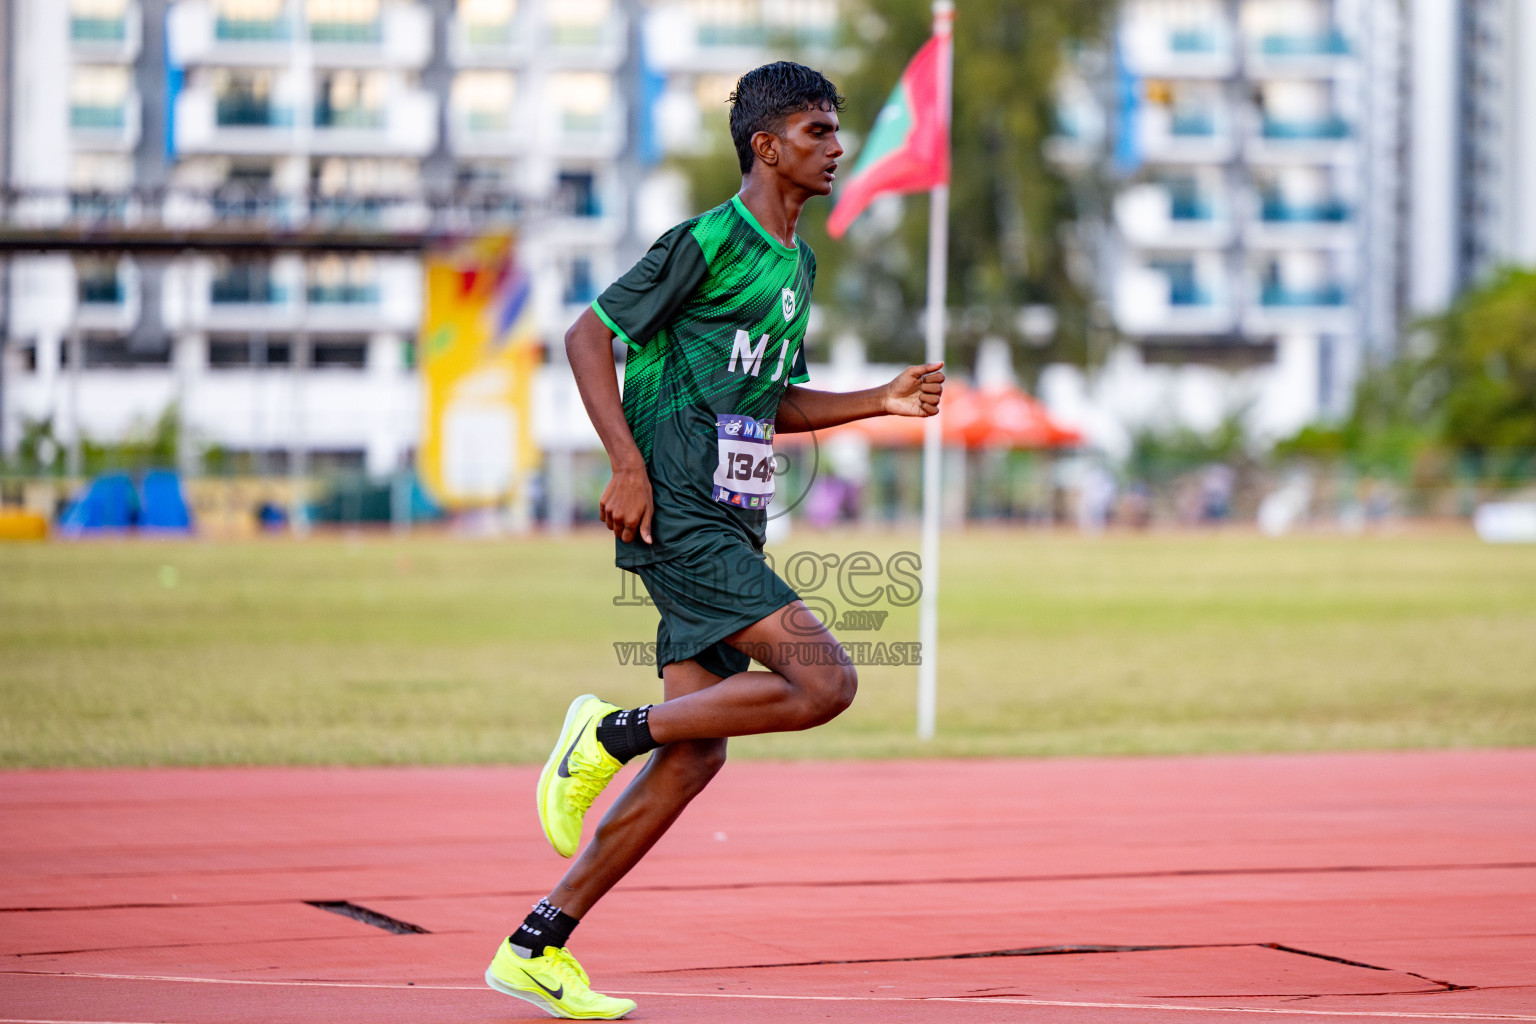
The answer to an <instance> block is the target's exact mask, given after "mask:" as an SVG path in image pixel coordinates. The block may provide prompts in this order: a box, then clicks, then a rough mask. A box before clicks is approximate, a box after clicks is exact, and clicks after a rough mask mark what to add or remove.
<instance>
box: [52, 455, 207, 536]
mask: <svg viewBox="0 0 1536 1024" xmlns="http://www.w3.org/2000/svg"><path fill="white" fill-rule="evenodd" d="M132 527H139V528H140V529H145V530H155V531H161V532H172V533H187V532H190V531H191V529H192V514H191V512H190V511H189V510H188V508H187V502H186V499H185V498H184V497H183V496H182V493H181V479H180V478H179V477H178V476H177V475H176V474H175V473H172V472H171V471H169V470H164V469H157V470H154V471H152V472H150V473H148V474H146V475H145V477H144V483H143V486H142V487H135V486H134V485H133V480H132V479H130V478H129V476H128V474H126V473H107V474H105V475H104V476H99V477H97V478H96V479H95V480H92V481H91V484H90V486H89V487H87V488H86V489H85V493H84V494H82V495H81V496H80V497H79V498H78V499H76V500H75V501H74V502H73V503H72V504H70V506H69V507H68V508H66V509H65V510H64V515H63V516H62V517H61V518H60V520H59V530H60V532H61V533H63V534H64V535H65V536H79V535H81V534H84V533H97V532H101V531H111V530H127V529H130V528H132Z"/></svg>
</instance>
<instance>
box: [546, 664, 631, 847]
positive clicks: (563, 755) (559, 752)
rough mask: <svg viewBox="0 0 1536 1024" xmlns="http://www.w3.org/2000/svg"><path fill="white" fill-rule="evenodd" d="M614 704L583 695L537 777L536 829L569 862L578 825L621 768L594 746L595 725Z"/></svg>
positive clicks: (578, 837)
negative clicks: (537, 816)
mask: <svg viewBox="0 0 1536 1024" xmlns="http://www.w3.org/2000/svg"><path fill="white" fill-rule="evenodd" d="M618 710H619V707H618V705H617V704H609V703H608V702H607V701H605V700H599V699H598V698H596V697H594V696H592V694H590V693H587V694H583V695H582V696H580V697H577V698H576V699H575V700H574V701H572V702H571V709H570V710H569V711H567V712H566V713H565V725H564V726H562V727H561V729H560V739H559V740H558V741H556V743H555V749H554V750H553V751H552V752H551V753H550V755H549V760H548V761H547V762H545V764H544V774H542V775H540V776H539V823H540V824H541V825H543V826H544V835H545V836H547V837H548V838H549V843H550V845H551V846H553V847H554V848H555V852H556V853H558V854H560V856H562V857H569V856H571V855H572V854H574V853H575V852H576V847H578V846H580V845H581V821H582V819H583V818H584V817H586V814H587V809H588V808H589V807H591V806H592V801H594V800H596V799H597V795H598V794H599V793H601V792H602V791H603V789H604V788H605V787H606V786H607V785H608V783H609V781H610V780H611V779H612V778H613V777H614V775H616V774H617V773H618V771H619V769H620V768H622V767H624V766H623V765H622V764H620V763H619V761H618V760H617V759H616V758H614V756H613V755H612V754H610V753H608V751H607V750H605V749H603V745H602V744H601V743H599V742H597V723H599V722H601V721H602V720H603V718H604V716H606V715H610V714H612V713H613V712H615V711H618Z"/></svg>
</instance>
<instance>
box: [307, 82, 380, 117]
mask: <svg viewBox="0 0 1536 1024" xmlns="http://www.w3.org/2000/svg"><path fill="white" fill-rule="evenodd" d="M387 91H388V83H387V82H386V81H385V78H384V72H382V71H335V72H332V73H330V74H327V75H321V76H320V80H319V82H318V83H317V85H316V88H315V96H316V99H315V127H317V128H372V129H377V128H383V127H384V96H385V93H386V92H387Z"/></svg>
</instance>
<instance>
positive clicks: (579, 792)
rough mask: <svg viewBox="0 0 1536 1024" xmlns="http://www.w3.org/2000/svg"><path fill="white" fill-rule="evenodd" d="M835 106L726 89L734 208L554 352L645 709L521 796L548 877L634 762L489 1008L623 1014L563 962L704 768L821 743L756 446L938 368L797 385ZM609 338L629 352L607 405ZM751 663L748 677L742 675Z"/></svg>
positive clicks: (583, 728)
mask: <svg viewBox="0 0 1536 1024" xmlns="http://www.w3.org/2000/svg"><path fill="white" fill-rule="evenodd" d="M842 102H843V99H842V97H841V96H840V95H838V92H837V89H836V88H835V87H834V86H833V85H832V83H831V82H829V81H827V79H826V78H825V77H824V76H822V75H821V73H820V72H817V71H813V70H811V69H810V68H807V67H802V66H801V65H799V64H792V63H788V62H780V63H776V64H768V65H765V66H764V67H760V68H757V69H756V70H754V71H750V72H748V73H747V74H745V75H743V76H742V78H741V80H740V81H739V82H737V84H736V91H735V92H734V93H732V95H731V138H732V140H733V141H734V143H735V145H736V154H737V157H738V159H739V161H740V164H741V172H742V181H741V191H740V192H739V193H738V194H737V195H736V196H735V197H734V198H732V199H731V200H730V201H729V202H726V203H722V204H721V205H720V206H717V207H715V208H714V209H713V210H710V211H709V212H707V213H704V214H702V215H700V216H698V217H695V218H694V219H693V220H690V221H687V222H685V223H683V224H679V225H678V226H677V227H675V228H673V229H672V230H671V231H668V232H667V233H666V234H665V235H662V236H661V238H660V239H658V240H657V242H656V244H655V245H653V246H652V247H651V249H650V251H649V252H648V253H646V254H645V256H644V257H643V258H642V259H641V260H640V262H639V263H636V264H635V266H634V267H633V268H632V269H631V270H630V271H629V272H628V273H627V274H625V275H624V276H623V277H621V278H620V279H619V280H618V281H616V282H614V284H613V285H611V286H610V287H609V288H608V290H607V291H605V292H603V294H602V295H601V296H599V297H598V300H597V301H596V302H594V303H593V304H592V306H591V308H590V309H587V310H586V311H584V312H583V313H582V314H581V317H580V318H579V319H578V320H577V321H576V323H575V325H574V326H572V327H571V329H570V331H569V332H568V333H567V334H566V336H565V343H566V350H567V352H568V353H569V356H570V362H571V369H572V371H573V372H574V373H575V376H576V384H577V387H578V388H579V389H580V391H581V397H582V401H583V402H584V403H585V405H586V408H587V414H588V415H589V416H590V417H591V418H592V423H593V425H594V426H595V427H596V428H597V432H598V434H599V436H601V438H602V441H603V447H604V448H605V449H606V450H607V452H608V458H609V461H610V463H611V464H612V467H613V479H612V480H611V481H610V482H609V484H608V487H607V489H606V490H604V492H603V497H602V504H601V511H602V518H603V522H604V523H605V524H607V525H608V527H609V528H610V529H612V530H613V532H614V534H615V535H616V536H617V548H618V558H617V562H618V564H619V566H621V567H622V568H625V569H628V570H629V571H631V572H635V573H638V574H639V576H640V578H641V579H642V580H643V581H644V583H645V586H646V589H647V590H648V591H649V592H650V595H651V598H652V599H653V600H654V601H655V603H656V608H657V610H658V611H660V613H661V624H660V626H659V627H658V628H657V631H656V664H657V665H658V666H660V668H659V675H660V676H661V678H662V680H663V682H664V689H665V696H666V699H665V701H664V702H663V703H661V704H654V705H647V706H645V707H641V708H633V709H629V710H624V709H621V708H619V707H617V706H616V705H613V704H609V703H607V702H605V701H602V700H599V699H598V698H597V697H594V696H591V695H590V694H588V695H585V696H582V697H578V698H576V700H575V702H574V703H572V704H571V707H570V711H569V712H568V713H567V714H566V716H565V724H564V726H563V727H562V729H561V732H560V738H559V740H558V741H557V742H556V743H555V747H554V750H553V751H552V752H551V753H550V755H549V761H548V763H546V764H545V766H544V772H543V775H542V776H541V777H540V779H539V789H538V805H539V819H540V821H541V822H542V823H543V825H544V832H545V835H547V836H548V837H549V841H550V842H551V843H552V844H553V845H554V847H555V849H556V850H557V851H559V852H560V854H561V855H562V856H566V857H569V856H571V855H572V854H573V853H575V852H576V848H577V846H578V845H579V843H580V841H581V827H582V818H583V816H584V815H585V814H586V812H587V808H589V807H591V806H592V801H593V800H594V799H595V798H596V797H597V795H598V794H599V793H600V792H602V790H603V787H604V786H606V785H607V784H608V781H609V780H610V779H611V778H613V776H614V774H615V773H616V772H618V770H619V768H620V767H621V766H623V764H624V763H625V762H626V761H628V760H630V759H631V758H633V757H636V756H638V755H640V754H644V753H646V752H648V751H655V753H654V754H652V756H651V758H650V761H649V763H648V764H646V766H645V767H644V768H643V769H642V770H641V771H640V773H639V774H638V775H637V776H635V779H634V781H633V782H631V783H630V785H629V788H627V789H626V790H625V791H624V792H623V794H622V795H620V797H619V798H618V799H617V800H616V801H614V804H613V807H612V808H611V809H610V810H609V811H608V813H607V815H605V816H604V818H603V820H602V822H601V823H600V824H599V825H598V827H597V832H596V834H595V835H594V836H593V837H592V841H591V842H590V843H589V844H588V845H587V849H586V851H585V852H584V853H583V854H582V855H581V858H580V859H579V860H577V861H576V863H575V864H574V865H573V866H572V867H571V869H570V870H569V871H568V872H567V873H566V876H565V877H564V878H563V879H561V881H560V884H559V885H557V886H555V888H554V891H553V892H551V893H550V894H549V896H548V898H547V899H544V900H540V901H539V903H538V905H537V906H535V907H534V909H533V913H531V914H529V915H528V917H527V919H526V920H525V921H524V922H523V924H522V925H521V927H519V928H518V929H517V930H516V931H515V932H513V933H512V934H511V935H510V936H509V937H508V938H507V940H506V941H505V942H503V943H502V945H501V948H500V949H499V950H498V951H497V953H496V957H495V959H494V960H492V961H491V965H490V967H489V968H488V969H487V970H486V974H485V980H486V982H487V984H489V985H490V986H491V987H492V988H494V989H496V990H498V991H500V992H504V993H506V994H507V995H510V996H516V997H518V998H520V999H526V1000H528V1001H529V1002H532V1003H534V1004H536V1005H538V1006H540V1007H542V1008H543V1009H545V1010H547V1011H548V1012H549V1013H551V1014H553V1015H555V1016H557V1017H574V1018H591V1019H613V1018H617V1017H622V1016H624V1015H625V1014H626V1013H628V1012H629V1011H630V1010H633V1009H634V1008H635V1004H634V1003H633V1002H631V1001H630V1000H628V999H614V998H610V997H608V996H605V995H602V994H601V993H598V992H594V991H592V989H591V988H590V987H589V979H588V977H587V974H586V972H585V971H584V970H582V968H581V965H580V964H578V963H577V962H576V960H575V958H574V957H572V956H571V954H570V952H569V951H568V950H567V949H566V948H565V947H566V944H567V942H568V941H569V939H570V935H571V931H572V929H574V928H575V927H576V924H577V922H578V921H580V919H581V918H582V916H583V915H584V914H586V912H587V911H588V910H589V909H591V907H592V905H593V904H595V903H596V902H597V901H598V900H599V899H600V898H602V896H603V895H604V894H605V893H606V892H607V891H608V890H609V889H611V888H612V887H613V885H614V883H616V882H617V881H618V880H619V879H620V878H622V877H624V875H625V874H626V873H627V872H628V871H629V870H630V869H631V868H632V867H634V866H635V864H636V863H638V862H639V860H640V858H641V857H643V856H644V855H645V853H646V852H647V851H648V850H649V849H650V848H651V846H652V845H653V844H654V843H655V842H656V840H658V839H660V838H661V836H662V834H663V833H664V832H666V830H667V828H668V827H669V826H671V824H672V822H674V821H675V820H677V816H678V815H679V814H681V813H682V810H683V808H684V807H685V806H687V804H688V801H690V800H692V799H693V798H694V797H695V796H696V795H698V793H699V792H700V791H701V790H702V789H703V788H704V787H705V785H707V784H708V782H709V780H710V779H711V778H713V777H714V775H715V773H716V772H718V771H719V770H720V767H721V765H723V764H724V763H725V743H726V738H727V737H730V736H749V735H752V734H755V733H765V732H787V731H790V730H796V729H809V728H811V727H812V726H816V725H821V724H822V723H823V722H827V721H830V720H831V719H833V718H835V717H836V716H837V715H838V714H839V713H840V712H842V711H843V709H844V708H846V707H848V705H849V703H851V702H852V700H853V695H854V691H855V689H856V687H857V684H858V680H857V676H856V675H855V672H854V670H853V667H852V666H851V665H849V664H848V662H847V657H846V655H845V654H844V653H843V651H842V648H841V646H840V645H839V644H838V642H837V640H835V639H834V638H833V637H832V635H831V634H830V633H828V632H827V631H826V629H825V627H824V626H823V625H822V624H821V622H820V621H819V620H818V619H817V618H816V616H815V615H814V614H812V613H811V612H810V610H809V609H807V608H806V606H805V605H804V604H803V603H802V602H801V601H800V600H799V598H798V596H797V595H796V594H795V592H794V591H793V590H791V589H790V588H789V586H788V585H787V584H786V583H784V581H783V580H781V579H779V578H778V577H777V576H776V575H774V573H773V571H772V570H771V569H769V568H768V565H767V563H766V561H765V560H764V558H763V553H762V552H763V543H764V532H763V531H764V528H765V523H766V521H767V511H766V510H767V508H768V504H769V501H770V500H771V498H772V497H773V435H774V434H775V433H776V432H778V431H805V430H814V429H819V428H822V427H830V426H834V425H836V424H839V423H846V422H848V421H850V420H855V419H860V418H863V417H867V416H879V415H882V414H892V415H897V416H932V415H933V414H935V413H936V412H938V408H939V401H940V397H941V395H942V393H943V387H944V374H943V370H942V364H940V363H930V364H928V365H926V366H910V367H908V368H907V369H905V370H903V371H902V372H901V373H900V374H898V375H897V376H896V378H895V379H894V380H892V381H891V382H890V383H889V384H886V385H884V386H882V387H878V388H871V389H870V390H868V391H860V392H855V393H851V394H832V393H828V392H822V391H812V390H810V389H808V388H805V387H802V386H801V385H802V384H804V383H805V382H806V381H807V379H808V377H809V375H808V373H807V371H806V366H805V355H804V353H803V352H802V351H801V342H802V340H803V339H804V336H805V325H806V318H807V315H808V313H809V310H810V305H811V286H812V285H813V284H814V283H815V280H816V257H815V256H814V255H813V254H812V252H811V250H810V247H809V246H807V245H806V244H805V243H804V242H803V241H801V240H799V239H798V238H796V236H795V224H796V221H797V220H798V218H799V215H800V209H801V207H802V206H804V205H805V202H806V200H807V199H809V198H810V197H811V196H824V195H827V194H828V193H830V192H831V191H832V179H833V172H834V171H835V170H836V169H837V159H838V157H840V156H842V153H843V149H842V147H841V146H840V145H838V142H837V129H838V121H837V112H838V111H839V110H840V109H841V108H842ZM615 337H617V338H620V339H622V340H623V341H624V343H625V344H626V345H628V346H629V350H630V352H629V359H628V361H627V363H626V365H625V370H624V394H623V398H622V400H621V399H620V396H619V388H618V383H617V381H616V380H615V378H614V372H613V348H612V346H613V339H614V338H615ZM808 645H813V646H808ZM807 650H814V651H816V652H817V656H815V657H809V658H808V657H806V656H805V652H806V651H807ZM747 652H750V656H749V653H747ZM753 658H756V659H757V660H758V661H760V662H762V663H763V664H764V665H766V666H767V668H768V671H766V672H749V671H747V668H748V666H749V665H750V663H751V661H752V659H753Z"/></svg>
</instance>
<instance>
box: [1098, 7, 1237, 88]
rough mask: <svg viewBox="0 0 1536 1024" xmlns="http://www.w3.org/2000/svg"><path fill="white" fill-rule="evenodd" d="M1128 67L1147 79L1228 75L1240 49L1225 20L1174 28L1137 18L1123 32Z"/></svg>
mask: <svg viewBox="0 0 1536 1024" xmlns="http://www.w3.org/2000/svg"><path fill="white" fill-rule="evenodd" d="M1120 44H1121V49H1120V52H1121V54H1122V55H1123V56H1124V60H1125V64H1126V68H1127V70H1129V71H1130V72H1132V73H1133V74H1136V75H1141V76H1144V77H1148V78H1227V77H1230V76H1231V75H1233V74H1234V73H1235V72H1236V70H1237V48H1236V46H1235V45H1234V41H1233V38H1232V31H1231V29H1230V28H1229V27H1228V26H1227V25H1226V24H1225V23H1223V22H1213V23H1211V24H1209V25H1203V26H1200V27H1187V28H1172V27H1170V26H1168V25H1167V24H1166V23H1165V22H1163V21H1161V20H1153V19H1151V18H1145V17H1143V18H1136V19H1134V20H1131V21H1129V22H1128V23H1127V24H1126V25H1125V27H1124V28H1123V29H1122V30H1121V32H1120Z"/></svg>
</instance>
